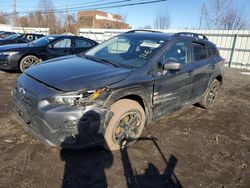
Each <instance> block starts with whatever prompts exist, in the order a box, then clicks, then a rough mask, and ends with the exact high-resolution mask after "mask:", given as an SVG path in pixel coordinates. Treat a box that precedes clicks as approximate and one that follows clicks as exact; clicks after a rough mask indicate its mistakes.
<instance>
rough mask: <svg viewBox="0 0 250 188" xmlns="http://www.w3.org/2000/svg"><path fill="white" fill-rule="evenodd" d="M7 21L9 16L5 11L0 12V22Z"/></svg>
mask: <svg viewBox="0 0 250 188" xmlns="http://www.w3.org/2000/svg"><path fill="white" fill-rule="evenodd" d="M7 23H9V16H8V15H7V13H5V12H0V24H7Z"/></svg>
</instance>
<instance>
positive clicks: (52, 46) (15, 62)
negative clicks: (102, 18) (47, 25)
mask: <svg viewBox="0 0 250 188" xmlns="http://www.w3.org/2000/svg"><path fill="white" fill-rule="evenodd" d="M96 44H97V43H96V42H95V41H93V40H90V39H87V38H83V37H78V36H69V35H48V36H44V37H41V38H39V39H37V40H34V41H31V42H29V43H27V44H12V45H3V46H0V69H4V70H21V71H22V72H23V71H24V70H26V69H27V68H29V67H30V66H33V65H35V64H37V63H40V62H42V61H45V60H48V59H51V58H55V57H59V56H65V55H70V54H79V53H82V52H85V51H86V50H88V49H90V48H92V47H93V46H95V45H96Z"/></svg>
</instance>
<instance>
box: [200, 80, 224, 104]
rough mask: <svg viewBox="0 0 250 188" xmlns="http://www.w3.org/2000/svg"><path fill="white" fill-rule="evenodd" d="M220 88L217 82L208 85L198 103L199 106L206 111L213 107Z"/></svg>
mask: <svg viewBox="0 0 250 188" xmlns="http://www.w3.org/2000/svg"><path fill="white" fill-rule="evenodd" d="M220 87H221V86H220V82H219V81H218V80H214V81H213V82H212V83H211V84H210V86H209V88H208V90H207V91H206V93H205V95H204V96H203V98H202V100H201V101H200V102H199V105H200V106H201V107H203V108H206V109H208V108H211V107H213V104H214V102H215V100H216V99H217V97H218V92H219V90H220Z"/></svg>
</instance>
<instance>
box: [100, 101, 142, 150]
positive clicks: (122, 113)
mask: <svg viewBox="0 0 250 188" xmlns="http://www.w3.org/2000/svg"><path fill="white" fill-rule="evenodd" d="M110 109H111V111H112V112H113V113H114V115H113V117H112V118H111V120H110V122H109V124H108V126H107V129H106V131H105V135H104V137H105V142H106V148H107V149H109V150H118V149H120V145H121V142H122V141H123V140H124V139H126V141H127V142H128V143H130V144H132V143H133V141H135V140H136V139H137V138H139V136H140V135H141V133H142V130H143V128H144V125H145V122H146V117H145V112H144V110H143V108H142V107H141V105H140V104H139V103H138V102H136V101H133V100H129V99H121V100H119V101H117V102H116V103H114V104H113V105H112V106H111V108H110Z"/></svg>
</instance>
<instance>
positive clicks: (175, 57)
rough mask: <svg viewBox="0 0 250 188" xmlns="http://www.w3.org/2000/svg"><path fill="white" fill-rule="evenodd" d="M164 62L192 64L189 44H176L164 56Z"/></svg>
mask: <svg viewBox="0 0 250 188" xmlns="http://www.w3.org/2000/svg"><path fill="white" fill-rule="evenodd" d="M164 59H165V61H164V62H168V61H175V62H178V63H182V64H185V63H189V62H190V49H189V48H188V44H187V42H183V41H182V42H180V41H179V42H176V43H175V44H173V45H172V46H170V47H169V48H168V50H167V52H166V53H165V55H164Z"/></svg>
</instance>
